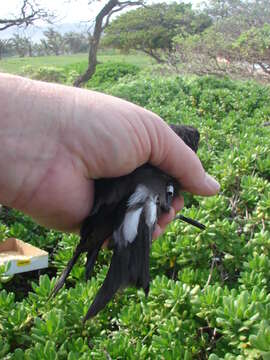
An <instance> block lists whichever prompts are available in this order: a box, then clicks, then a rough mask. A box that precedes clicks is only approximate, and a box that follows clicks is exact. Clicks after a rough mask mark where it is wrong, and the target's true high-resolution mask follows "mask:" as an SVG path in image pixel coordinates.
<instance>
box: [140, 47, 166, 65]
mask: <svg viewBox="0 0 270 360" xmlns="http://www.w3.org/2000/svg"><path fill="white" fill-rule="evenodd" d="M141 51H143V52H144V53H145V54H147V55H149V56H151V57H152V58H153V59H155V60H156V62H157V63H158V64H164V63H165V60H163V59H161V57H160V56H158V55H157V54H156V53H154V52H153V51H152V50H145V49H141Z"/></svg>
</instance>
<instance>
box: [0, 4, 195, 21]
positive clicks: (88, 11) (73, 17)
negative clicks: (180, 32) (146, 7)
mask: <svg viewBox="0 0 270 360" xmlns="http://www.w3.org/2000/svg"><path fill="white" fill-rule="evenodd" d="M88 1H89V0H38V1H36V2H38V3H39V4H40V5H41V6H42V7H44V8H47V9H49V10H51V11H53V12H55V14H57V15H58V16H59V20H60V21H61V22H65V23H66V22H68V23H69V22H79V21H87V20H89V19H92V18H93V17H95V15H96V14H97V12H98V11H99V9H101V8H102V6H103V5H104V4H105V3H106V2H107V0H99V1H93V3H92V4H91V5H88ZM162 1H164V0H158V1H157V0H154V1H151V2H162ZM165 1H166V0H165ZM191 2H192V3H193V4H194V5H196V4H198V3H200V2H202V1H200V0H191ZM20 4H22V0H8V1H6V0H0V17H1V18H4V17H7V16H8V15H10V14H16V12H18V8H19V7H20Z"/></svg>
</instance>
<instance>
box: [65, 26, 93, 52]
mask: <svg viewBox="0 0 270 360" xmlns="http://www.w3.org/2000/svg"><path fill="white" fill-rule="evenodd" d="M63 38H64V43H65V45H66V46H67V49H68V51H69V52H70V53H71V54H76V53H79V52H85V51H87V50H88V44H89V37H88V36H87V35H85V34H83V33H77V32H74V31H70V32H68V33H65V34H64V36H63Z"/></svg>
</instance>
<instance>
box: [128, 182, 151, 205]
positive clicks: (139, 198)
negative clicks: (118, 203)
mask: <svg viewBox="0 0 270 360" xmlns="http://www.w3.org/2000/svg"><path fill="white" fill-rule="evenodd" d="M148 196H149V190H148V189H147V187H146V186H145V185H142V184H140V185H138V186H137V187H136V190H135V192H134V193H133V194H132V195H131V196H130V198H129V199H128V202H127V204H128V207H133V206H135V205H138V204H141V203H144V202H145V200H146V199H147V197H148Z"/></svg>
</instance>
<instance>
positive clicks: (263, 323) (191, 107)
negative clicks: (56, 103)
mask: <svg viewBox="0 0 270 360" xmlns="http://www.w3.org/2000/svg"><path fill="white" fill-rule="evenodd" d="M100 66H101V65H100ZM110 66H111V67H110ZM110 66H107V70H106V71H107V75H106V76H105V75H104V74H105V72H104V73H103V76H97V78H96V80H95V82H93V81H94V79H93V80H91V81H92V83H91V82H89V83H88V84H87V87H88V88H95V89H101V90H102V91H105V92H107V93H109V94H112V95H115V96H119V97H122V98H124V99H127V100H129V101H132V102H134V103H137V104H139V105H141V106H144V107H145V108H147V109H150V110H152V111H154V112H156V113H157V114H159V115H160V116H162V117H163V118H164V119H165V120H166V121H167V122H169V123H182V124H192V125H194V126H196V127H197V128H198V129H199V130H200V132H201V143H200V149H199V152H198V155H199V157H200V159H201V161H202V163H203V165H204V167H205V168H206V170H207V171H208V172H209V173H210V174H212V175H214V176H215V177H216V178H217V179H218V180H219V182H220V183H221V191H220V193H219V195H217V196H215V197H211V198H202V197H197V196H196V197H195V196H190V195H185V198H186V199H185V200H186V201H185V204H186V207H185V209H184V210H183V214H184V215H186V216H189V217H191V218H195V219H197V220H198V221H200V222H202V223H204V224H205V225H206V226H207V229H206V230H205V231H203V232H202V231H200V230H198V229H196V228H193V227H191V226H189V225H187V224H184V223H181V222H179V221H176V222H173V223H172V224H171V225H170V226H169V228H168V230H167V232H166V234H164V235H163V236H162V237H161V238H159V239H158V240H157V241H155V242H154V244H153V246H152V251H151V263H150V264H151V278H152V284H151V288H150V293H149V296H148V298H147V299H146V298H145V296H144V294H143V292H142V291H137V290H136V289H127V290H125V291H124V292H123V293H122V294H119V295H117V296H116V297H115V299H114V300H113V301H112V302H111V303H110V304H109V305H108V306H107V307H106V308H105V310H104V311H102V312H100V313H99V314H98V316H97V317H96V318H95V319H94V320H93V321H89V322H88V323H87V324H86V326H85V327H83V326H82V322H81V319H82V317H83V315H84V314H85V313H86V311H87V309H88V306H89V303H90V302H91V301H92V300H93V298H94V295H95V293H96V291H97V289H98V288H99V286H100V285H101V283H102V281H103V280H104V278H105V274H106V271H107V264H108V259H109V257H110V256H111V254H110V252H109V251H108V250H104V251H103V252H102V254H100V256H99V261H98V266H97V267H96V269H95V273H94V276H93V277H92V279H91V280H89V281H88V282H85V280H84V265H83V264H84V261H85V259H84V258H81V259H80V261H79V262H78V263H77V264H76V265H75V266H74V268H73V270H72V272H71V275H70V277H69V280H68V284H67V286H66V288H65V289H63V290H62V291H61V292H60V293H59V295H58V296H57V297H56V298H55V299H52V300H50V301H48V296H49V294H50V292H51V290H52V289H53V286H54V284H55V277H56V276H57V275H59V274H60V272H61V271H62V269H63V268H64V267H65V265H66V263H67V261H68V259H69V258H70V256H71V254H72V251H73V249H74V247H75V246H76V244H77V242H78V237H77V236H75V235H67V234H62V233H58V232H55V231H52V230H46V229H44V228H42V227H39V226H38V225H36V224H35V223H33V222H32V221H31V220H30V219H29V218H28V217H27V216H24V215H23V214H21V213H19V212H17V211H15V210H7V209H3V210H2V212H1V215H0V241H1V240H2V239H4V238H6V237H11V236H14V237H18V238H20V239H23V240H24V241H27V242H29V243H31V244H33V245H37V246H38V247H41V248H42V249H44V250H47V251H48V252H49V254H50V267H49V268H48V269H46V270H42V271H41V272H40V273H38V272H33V273H28V274H22V275H17V276H15V277H13V278H11V279H9V278H6V277H4V276H3V275H2V276H1V279H2V280H1V282H0V287H1V290H0V358H3V359H20V360H21V359H27V360H28V359H41V358H42V359H69V360H73V359H89V358H93V359H110V358H111V359H166V360H167V359H172V360H173V359H185V360H188V359H210V360H219V359H226V360H233V359H237V360H242V359H269V357H270V320H269V319H270V286H269V284H270V259H269V253H270V232H269V228H270V227H269V223H270V183H269V180H270V156H269V147H270V127H269V126H264V124H265V123H266V122H267V121H269V119H270V101H269V99H270V89H269V87H263V86H261V85H257V84H256V83H254V82H245V83H244V82H236V81H231V80H230V79H227V78H223V79H218V78H214V77H202V78H196V77H194V78H186V79H183V78H181V77H175V76H174V77H173V76H171V77H166V78H165V77H161V76H151V77H150V76H149V75H148V74H147V72H146V71H144V70H142V71H140V72H139V70H138V68H137V67H133V66H130V67H128V69H127V67H126V68H125V71H124V70H123V67H121V66H122V65H121V66H120V65H119V64H118V65H116V64H113V65H110ZM118 68H119V72H118V70H117V69H118ZM120 68H121V70H120ZM110 70H112V71H110ZM78 71H81V69H80V68H79V65H76V66H74V67H72V66H70V65H69V67H68V68H64V69H63V70H61V71H59V74H60V75H59V74H58V73H57V74H58V75H59V76H60V79H58V78H57V79H56V78H54V79H51V78H50V79H46V78H42V79H43V80H51V81H60V82H62V83H69V82H72V81H71V80H70V77H72V72H78ZM123 72H124V74H123ZM116 73H117V74H118V75H117V76H116V75H115V74H116ZM97 74H98V72H97ZM119 74H120V75H121V76H119ZM31 76H35V75H33V73H32V74H31ZM3 271H4V269H2V273H3Z"/></svg>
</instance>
